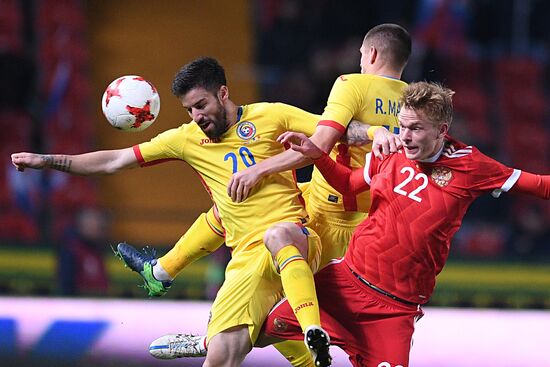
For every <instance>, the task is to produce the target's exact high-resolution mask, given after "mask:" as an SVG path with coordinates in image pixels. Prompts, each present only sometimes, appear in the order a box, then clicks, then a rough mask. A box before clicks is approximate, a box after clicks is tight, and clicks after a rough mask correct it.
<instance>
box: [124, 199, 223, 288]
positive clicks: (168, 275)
mask: <svg viewBox="0 0 550 367" xmlns="http://www.w3.org/2000/svg"><path fill="white" fill-rule="evenodd" d="M223 234H224V231H223V227H222V225H221V223H220V222H219V220H218V219H217V216H216V215H215V213H214V209H213V208H211V209H210V210H209V211H208V212H207V213H203V214H201V215H200V216H199V217H198V218H197V220H196V221H195V222H194V223H193V224H192V225H191V227H190V228H189V229H188V230H187V232H186V233H185V234H184V235H183V236H182V237H181V238H180V239H179V240H178V242H177V243H176V244H175V245H174V247H173V248H172V249H171V250H170V251H169V252H168V253H166V255H164V256H162V257H161V258H160V259H157V258H156V253H155V251H154V250H152V251H147V250H146V249H144V250H143V251H139V250H137V249H136V248H134V247H133V246H131V245H129V244H127V243H121V244H119V245H118V247H117V255H118V256H120V258H121V259H122V260H123V261H124V263H125V264H126V265H127V266H128V267H129V268H130V269H132V270H133V271H135V272H137V273H139V274H140V275H141V277H142V278H143V280H144V286H145V288H146V289H147V290H148V292H149V296H155V297H159V296H162V295H164V294H165V293H166V292H167V290H168V288H169V287H170V285H171V283H172V280H173V279H174V278H175V277H176V275H177V274H178V273H179V272H180V271H181V270H182V269H183V268H184V267H185V266H187V265H189V264H191V263H192V262H193V261H195V260H197V259H199V258H201V257H203V256H205V255H208V254H210V253H212V252H213V251H215V250H216V249H217V248H219V247H220V246H221V245H222V244H223V243H224V237H223Z"/></svg>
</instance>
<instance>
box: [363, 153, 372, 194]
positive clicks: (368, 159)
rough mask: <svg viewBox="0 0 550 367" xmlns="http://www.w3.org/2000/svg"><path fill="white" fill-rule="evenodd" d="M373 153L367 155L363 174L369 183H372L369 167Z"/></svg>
mask: <svg viewBox="0 0 550 367" xmlns="http://www.w3.org/2000/svg"><path fill="white" fill-rule="evenodd" d="M371 156H372V153H371V152H369V153H367V154H366V156H365V168H364V170H363V176H364V177H365V182H366V183H367V184H369V186H370V183H371V177H370V176H369V169H370V160H371Z"/></svg>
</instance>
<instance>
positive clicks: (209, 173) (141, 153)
mask: <svg viewBox="0 0 550 367" xmlns="http://www.w3.org/2000/svg"><path fill="white" fill-rule="evenodd" d="M318 120H319V116H318V115H314V114H311V113H309V112H306V111H303V110H301V109H299V108H296V107H293V106H290V105H286V104H282V103H256V104H251V105H246V106H242V107H240V108H239V116H238V121H237V123H236V124H234V125H233V126H232V127H231V128H229V129H228V130H227V131H226V132H225V133H224V134H223V136H222V138H221V141H220V142H217V143H216V142H212V141H211V140H210V139H208V137H207V136H206V135H205V134H204V133H203V132H202V130H201V129H200V128H199V126H198V125H197V124H196V123H195V122H194V121H192V122H191V123H189V124H184V125H182V126H180V127H178V128H175V129H171V130H168V131H165V132H163V133H161V134H159V135H157V136H156V137H155V138H153V139H152V140H151V141H149V142H146V143H142V144H139V145H137V146H135V147H134V152H135V154H136V157H137V158H138V160H139V161H140V164H141V165H142V166H144V165H150V164H154V163H159V162H161V161H163V160H166V159H179V160H183V161H185V162H187V163H188V164H189V165H191V167H193V168H194V169H195V171H197V173H198V174H199V176H200V178H201V181H202V183H203V184H204V186H205V188H206V190H207V191H208V193H209V194H210V196H211V197H212V200H213V201H214V203H215V204H216V206H217V207H218V211H219V214H220V219H221V221H222V224H223V226H224V228H225V231H226V244H227V246H229V247H232V248H233V250H234V251H240V250H244V249H245V248H246V246H248V245H249V244H251V243H254V241H258V240H261V239H262V238H263V234H264V232H265V230H266V229H267V228H269V227H270V226H271V225H273V224H274V223H277V222H283V221H284V222H299V221H303V220H304V219H305V218H306V217H307V214H306V211H305V209H304V205H303V201H302V199H301V197H300V191H299V190H298V188H297V184H296V177H295V174H294V172H293V171H286V172H282V173H278V174H274V175H269V176H266V177H264V178H263V179H262V180H261V181H260V182H258V184H257V185H256V186H255V187H254V188H253V190H252V192H251V193H250V195H249V197H248V198H247V199H246V200H245V201H244V202H241V203H234V202H233V201H231V198H230V197H229V196H228V195H227V184H228V183H229V180H230V179H231V176H232V175H233V174H234V173H235V172H237V171H240V170H243V169H245V168H247V167H250V166H253V165H255V164H256V163H259V162H260V161H262V160H264V159H266V158H269V157H271V156H274V155H276V154H278V153H281V152H283V151H284V147H283V146H282V145H281V144H279V143H278V142H277V141H276V139H277V137H278V136H279V135H280V134H282V133H283V132H285V131H289V130H291V131H299V132H302V133H304V134H306V135H308V136H310V135H311V134H313V132H314V131H315V127H316V124H317V121H318ZM255 246H257V242H256V244H255Z"/></svg>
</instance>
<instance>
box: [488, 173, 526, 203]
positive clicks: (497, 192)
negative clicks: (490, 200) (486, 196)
mask: <svg viewBox="0 0 550 367" xmlns="http://www.w3.org/2000/svg"><path fill="white" fill-rule="evenodd" d="M520 175H521V171H520V170H519V169H514V171H513V172H512V174H511V175H510V177H508V179H507V180H506V182H504V184H503V185H502V187H501V188H500V189H496V190H493V192H492V193H491V195H493V197H495V198H498V197H499V196H500V194H502V192H503V191H504V192H508V190H510V189H511V188H512V187H513V186H514V185H515V184H516V182H518V180H519V176H520Z"/></svg>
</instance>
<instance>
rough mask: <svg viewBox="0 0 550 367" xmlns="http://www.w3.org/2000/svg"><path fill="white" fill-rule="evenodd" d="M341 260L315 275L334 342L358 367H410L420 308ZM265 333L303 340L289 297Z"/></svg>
mask: <svg viewBox="0 0 550 367" xmlns="http://www.w3.org/2000/svg"><path fill="white" fill-rule="evenodd" d="M337 261H338V260H336V261H334V262H332V263H330V264H329V265H327V266H326V267H325V268H324V269H322V270H321V271H320V272H318V273H317V274H316V275H315V287H316V290H317V298H318V300H319V306H320V308H321V310H320V311H321V324H322V327H323V328H324V329H325V330H326V331H327V332H328V333H329V335H330V339H331V344H333V345H337V346H339V347H340V348H342V349H343V350H344V351H345V352H346V353H347V354H348V355H349V356H350V361H351V363H352V364H353V365H354V366H356V367H358V366H368V367H407V366H408V365H409V352H410V347H411V342H412V335H413V332H414V323H415V321H416V320H417V319H419V318H420V317H422V315H423V312H422V309H421V308H420V307H419V306H413V305H407V304H404V303H401V302H399V301H395V300H393V299H391V298H390V297H388V296H385V295H382V294H380V293H378V292H377V291H375V290H373V289H372V288H370V287H369V286H367V285H366V284H364V283H362V282H361V281H360V280H359V279H357V278H356V277H355V276H354V275H353V274H352V273H351V270H350V268H349V267H348V266H347V265H346V263H345V262H344V261H339V262H337ZM265 333H266V334H268V335H271V336H274V337H277V338H281V339H294V340H302V339H303V334H302V330H301V328H300V324H299V323H298V321H296V318H295V316H294V314H293V312H292V309H291V308H290V306H289V304H288V301H286V300H285V301H284V302H282V303H279V304H278V305H277V306H275V307H274V309H273V310H272V312H271V314H270V315H269V316H268V318H267V320H266V323H265Z"/></svg>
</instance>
